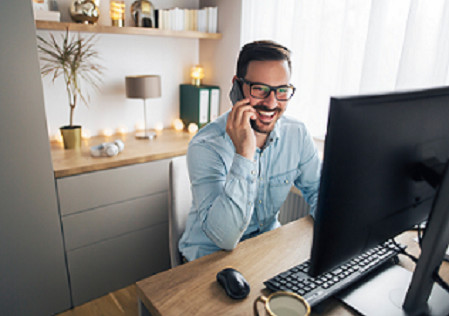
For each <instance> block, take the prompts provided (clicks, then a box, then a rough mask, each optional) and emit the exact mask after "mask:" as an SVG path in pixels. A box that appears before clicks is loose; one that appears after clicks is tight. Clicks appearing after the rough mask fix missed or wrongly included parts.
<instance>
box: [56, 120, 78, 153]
mask: <svg viewBox="0 0 449 316" xmlns="http://www.w3.org/2000/svg"><path fill="white" fill-rule="evenodd" d="M59 130H60V131H61V135H62V139H63V140H64V148H65V149H79V148H81V126H79V125H74V126H63V127H61V128H60V129H59Z"/></svg>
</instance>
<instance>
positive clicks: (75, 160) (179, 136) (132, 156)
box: [50, 129, 193, 178]
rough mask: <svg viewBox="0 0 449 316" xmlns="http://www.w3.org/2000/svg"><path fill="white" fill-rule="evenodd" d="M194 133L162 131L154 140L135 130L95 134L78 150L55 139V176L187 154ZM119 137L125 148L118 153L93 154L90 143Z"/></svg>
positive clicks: (53, 151)
mask: <svg viewBox="0 0 449 316" xmlns="http://www.w3.org/2000/svg"><path fill="white" fill-rule="evenodd" d="M192 136H193V134H189V133H187V132H177V131H175V130H173V129H165V130H163V131H162V132H160V133H158V135H157V137H156V138H154V139H153V140H147V139H145V140H143V139H136V138H135V137H134V133H129V134H125V135H119V134H116V135H112V136H109V137H106V136H95V137H92V138H90V139H89V140H83V141H82V144H81V149H79V150H75V149H64V146H63V144H62V143H59V142H56V141H52V142H51V143H50V147H51V156H52V160H53V170H54V173H55V178H61V177H66V176H72V175H77V174H81V173H85V172H91V171H98V170H105V169H109V168H116V167H121V166H126V165H131V164H136V163H143V162H148V161H153V160H159V159H166V158H171V157H175V156H181V155H185V154H186V152H187V146H188V144H189V141H190V139H191V138H192ZM116 139H121V140H122V141H123V142H124V143H125V149H124V150H123V151H122V152H121V153H119V154H118V155H117V156H114V157H92V156H91V155H90V147H91V146H96V145H99V144H101V143H103V142H112V141H114V140H116Z"/></svg>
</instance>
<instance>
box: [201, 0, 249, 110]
mask: <svg viewBox="0 0 449 316" xmlns="http://www.w3.org/2000/svg"><path fill="white" fill-rule="evenodd" d="M200 5H201V6H202V7H205V6H218V30H219V31H220V33H222V35H223V37H222V39H221V40H220V41H210V40H202V41H201V45H200V61H201V63H202V65H203V66H204V68H205V72H206V77H205V78H204V82H205V83H210V84H216V85H218V86H220V88H221V98H220V113H223V112H226V111H227V110H229V109H230V107H231V106H232V105H231V102H230V100H229V91H230V89H231V86H232V82H231V80H232V77H233V76H234V74H235V72H236V65H237V57H238V54H239V51H240V47H241V44H242V43H241V38H240V27H241V12H242V8H241V7H242V1H241V0H201V1H200Z"/></svg>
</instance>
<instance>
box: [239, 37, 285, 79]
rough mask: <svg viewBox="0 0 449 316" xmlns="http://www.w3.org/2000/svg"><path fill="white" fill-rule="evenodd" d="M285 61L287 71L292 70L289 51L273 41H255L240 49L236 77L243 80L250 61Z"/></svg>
mask: <svg viewBox="0 0 449 316" xmlns="http://www.w3.org/2000/svg"><path fill="white" fill-rule="evenodd" d="M253 60H257V61H268V60H286V61H287V63H288V69H289V70H290V72H291V70H292V65H291V60H290V51H289V50H288V48H286V47H284V46H282V45H280V44H278V43H276V42H273V41H267V40H265V41H255V42H252V43H248V44H246V45H244V46H243V47H242V50H241V51H240V54H239V58H238V61H237V77H239V78H245V76H246V72H247V70H248V65H249V63H250V62H251V61H253Z"/></svg>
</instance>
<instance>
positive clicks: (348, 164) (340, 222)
mask: <svg viewBox="0 0 449 316" xmlns="http://www.w3.org/2000/svg"><path fill="white" fill-rule="evenodd" d="M445 144H449V88H448V87H442V88H435V89H426V90H420V91H408V92H396V93H388V94H379V95H369V96H353V97H336V98H332V99H331V104H330V110H329V119H328V128H327V135H326V140H325V149H324V161H323V169H322V176H321V184H320V189H319V198H318V204H317V210H316V214H315V227H314V238H313V246H312V252H311V259H310V264H311V267H310V270H309V273H310V274H311V275H313V276H316V275H318V274H321V273H323V272H326V271H328V270H330V269H331V268H333V267H335V266H337V265H339V264H341V263H343V262H344V261H346V260H348V259H350V258H352V257H353V256H354V255H357V254H359V253H361V252H362V251H364V250H366V249H368V248H370V247H373V246H375V245H378V244H379V243H381V242H384V241H385V240H387V239H389V238H392V237H394V236H396V235H398V234H399V233H401V232H403V231H404V230H407V229H409V228H411V227H412V226H413V225H415V224H418V223H420V222H422V221H424V220H426V218H427V216H428V215H429V212H430V209H431V208H432V202H433V199H434V196H435V194H436V190H435V188H433V187H432V186H431V185H429V184H428V182H426V181H422V180H420V179H419V177H418V176H417V174H416V170H417V168H416V165H417V164H418V163H419V162H422V161H424V160H426V159H428V158H431V157H438V158H439V159H440V160H444V161H447V159H448V157H449V149H448V146H447V145H445Z"/></svg>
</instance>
